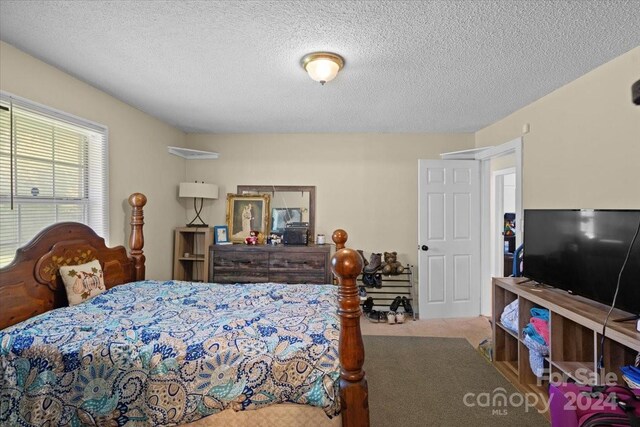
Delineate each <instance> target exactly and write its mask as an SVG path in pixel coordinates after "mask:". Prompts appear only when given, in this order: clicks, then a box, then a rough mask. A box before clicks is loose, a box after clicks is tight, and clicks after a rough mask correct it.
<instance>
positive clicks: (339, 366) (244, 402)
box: [0, 193, 369, 426]
mask: <svg viewBox="0 0 640 427" xmlns="http://www.w3.org/2000/svg"><path fill="white" fill-rule="evenodd" d="M129 204H130V205H131V207H132V214H131V221H130V222H131V234H130V238H129V246H130V251H129V253H127V251H126V249H125V248H124V247H122V246H120V247H115V248H108V247H106V246H105V243H104V240H103V239H102V238H100V237H98V236H97V235H96V234H95V233H94V232H93V231H92V230H91V229H90V228H88V227H86V226H84V225H82V224H77V223H60V224H55V225H53V226H51V227H49V228H47V229H45V230H43V231H42V232H41V233H40V234H38V235H37V236H36V237H35V238H34V239H33V240H32V241H31V242H30V243H28V244H27V245H26V246H24V247H23V248H21V249H19V250H18V251H17V254H16V257H15V259H14V261H13V262H12V263H11V264H10V265H9V266H7V267H5V268H3V269H2V270H0V362H1V366H0V424H2V425H5V424H7V425H44V424H46V423H49V424H48V425H113V426H118V425H181V424H186V423H190V425H192V426H205V425H233V424H236V425H248V424H251V425H287V424H290V425H295V424H300V423H301V422H302V421H301V420H302V418H300V417H304V418H305V419H307V420H315V421H305V422H304V423H307V424H313V425H316V424H326V425H340V424H341V425H343V426H366V425H369V411H368V399H367V382H366V377H365V374H364V371H363V369H362V366H363V363H364V348H363V342H362V336H361V332H360V324H359V318H360V306H359V297H358V294H357V288H356V284H355V278H356V277H357V274H358V272H359V271H360V269H361V268H362V261H361V258H360V256H359V254H358V253H357V252H355V251H353V250H351V249H345V248H344V244H345V242H346V240H347V233H346V232H344V231H343V230H337V231H336V232H335V233H334V234H333V239H334V242H335V243H336V249H337V250H336V253H335V255H334V256H333V258H332V260H331V263H332V270H333V272H334V274H335V276H336V278H337V281H338V286H333V285H282V284H258V285H241V284H238V285H217V284H193V283H188V282H174V281H165V282H157V281H152V280H145V267H144V264H145V256H144V252H143V247H144V237H143V224H144V220H143V219H144V216H143V207H144V205H145V204H146V197H145V196H144V195H142V194H140V193H135V194H132V195H131V196H130V197H129ZM94 259H97V260H99V261H100V265H101V267H102V270H103V271H104V282H105V287H106V288H107V291H106V292H104V293H103V294H100V295H98V296H95V297H93V298H92V299H90V300H88V301H86V302H83V303H81V304H78V305H74V306H72V307H67V305H68V303H67V298H66V293H65V290H64V286H63V284H62V283H61V279H60V274H59V273H58V270H59V268H60V267H61V266H64V265H78V264H82V263H84V262H86V261H91V260H94ZM283 402H284V403H283ZM338 414H339V416H336V415H338ZM292 423H293V424H292Z"/></svg>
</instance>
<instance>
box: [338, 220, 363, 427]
mask: <svg viewBox="0 0 640 427" xmlns="http://www.w3.org/2000/svg"><path fill="white" fill-rule="evenodd" d="M347 237H348V235H347V232H346V231H344V230H336V231H335V232H334V233H333V236H332V238H333V241H334V242H335V244H336V249H337V251H336V253H335V254H334V255H333V257H332V258H331V269H332V270H333V274H335V275H336V277H337V278H338V286H339V289H338V304H339V307H338V315H339V316H340V344H339V352H340V403H341V407H342V426H343V427H356V426H369V399H368V393H369V392H368V387H367V378H366V376H365V372H364V370H363V369H362V366H363V365H364V343H363V342H362V332H361V331H360V315H361V311H360V297H359V296H358V288H357V286H356V278H357V277H358V275H359V274H360V272H361V271H362V258H361V257H360V254H359V253H358V252H356V251H354V250H353V249H344V243H345V242H346V241H347Z"/></svg>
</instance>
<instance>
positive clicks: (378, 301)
mask: <svg viewBox="0 0 640 427" xmlns="http://www.w3.org/2000/svg"><path fill="white" fill-rule="evenodd" d="M378 273H379V271H378ZM357 284H358V287H359V288H361V289H364V290H365V291H366V292H367V296H365V297H363V296H361V297H360V305H362V304H364V302H365V301H366V300H367V297H371V298H373V310H378V311H389V306H390V305H391V303H392V302H393V300H394V299H395V297H397V296H401V297H402V296H404V297H406V298H407V299H408V300H409V302H410V303H411V307H412V308H413V320H416V302H415V292H414V286H413V266H412V265H409V264H407V265H405V267H404V271H403V272H402V273H400V274H392V275H389V276H385V275H384V274H383V275H382V286H381V287H379V288H376V287H371V286H369V287H368V286H365V285H364V283H363V282H362V274H360V275H359V276H358V279H357Z"/></svg>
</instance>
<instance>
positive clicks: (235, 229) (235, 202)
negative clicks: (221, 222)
mask: <svg viewBox="0 0 640 427" xmlns="http://www.w3.org/2000/svg"><path fill="white" fill-rule="evenodd" d="M270 200H271V196H269V195H268V194H227V226H228V227H229V231H228V234H227V235H228V236H229V240H231V241H232V242H238V243H244V239H246V238H247V237H249V233H250V232H251V231H257V232H259V233H262V234H265V235H266V234H267V232H268V231H269V230H268V227H269V202H270Z"/></svg>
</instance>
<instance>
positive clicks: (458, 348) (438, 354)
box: [364, 336, 549, 427]
mask: <svg viewBox="0 0 640 427" xmlns="http://www.w3.org/2000/svg"><path fill="white" fill-rule="evenodd" d="M364 343H365V352H366V356H365V370H366V372H367V377H368V380H369V408H370V416H371V425H372V426H374V427H376V426H380V427H388V426H394V425H401V426H403V427H407V426H409V427H412V426H474V427H477V426H487V427H489V426H491V427H497V426H515V425H517V426H548V425H549V422H548V421H547V420H546V418H545V417H544V416H543V415H540V414H539V413H538V411H537V410H536V409H535V408H529V410H528V411H526V410H525V405H524V404H523V405H520V402H519V400H518V398H517V397H514V398H512V399H511V401H512V402H514V403H515V404H516V405H515V406H514V405H509V404H508V403H507V406H495V407H492V406H490V405H489V406H483V405H485V402H489V403H490V402H491V399H493V397H494V395H496V393H494V390H495V389H497V388H499V387H502V388H503V389H504V390H506V396H507V398H509V397H510V396H511V394H512V393H515V392H516V389H515V388H514V387H513V386H512V385H511V384H510V383H509V382H508V381H507V380H506V379H505V378H504V377H503V376H502V375H501V374H500V373H499V372H498V371H496V370H495V369H494V368H493V366H491V364H490V363H489V362H487V360H486V359H484V358H483V357H482V356H481V355H480V354H479V353H478V352H477V351H476V350H475V349H474V348H473V347H472V346H471V344H469V342H468V341H467V340H465V339H462V338H422V337H389V336H365V337H364ZM467 393H474V394H473V395H468V396H467V398H466V401H467V402H468V403H470V405H465V395H466V394H467ZM481 393H485V394H484V395H480V394H481ZM489 397H490V398H489ZM496 403H499V402H496Z"/></svg>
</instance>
